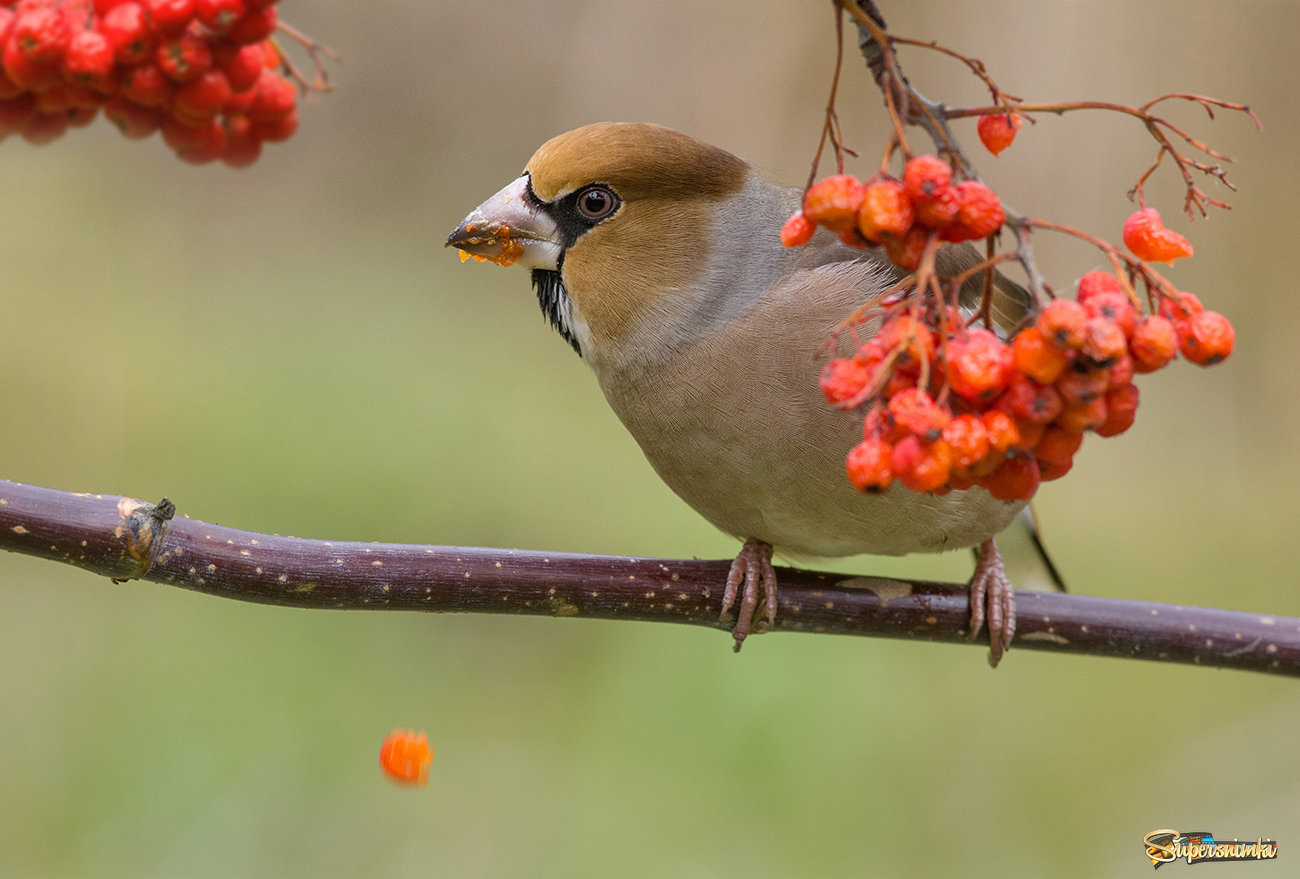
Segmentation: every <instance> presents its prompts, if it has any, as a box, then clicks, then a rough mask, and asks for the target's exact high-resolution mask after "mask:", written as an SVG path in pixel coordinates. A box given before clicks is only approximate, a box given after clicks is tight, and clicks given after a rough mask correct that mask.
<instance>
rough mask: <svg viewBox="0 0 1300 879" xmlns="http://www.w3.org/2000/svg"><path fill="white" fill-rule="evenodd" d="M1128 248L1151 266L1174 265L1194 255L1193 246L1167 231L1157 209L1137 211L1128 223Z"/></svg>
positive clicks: (1126, 241) (1125, 235) (1125, 241)
mask: <svg viewBox="0 0 1300 879" xmlns="http://www.w3.org/2000/svg"><path fill="white" fill-rule="evenodd" d="M1124 245H1125V246H1126V247H1127V248H1128V249H1129V250H1131V251H1133V254H1134V255H1135V256H1136V257H1137V258H1138V259H1141V260H1145V261H1147V262H1167V263H1172V262H1173V261H1174V260H1176V259H1178V258H1179V257H1184V256H1191V255H1192V245H1191V243H1190V242H1188V240H1187V239H1186V238H1184V237H1183V236H1182V235H1179V234H1178V233H1177V232H1175V231H1174V230H1173V229H1166V228H1165V224H1164V222H1163V221H1162V220H1161V219H1160V212H1159V211H1157V210H1156V209H1155V208H1145V209H1144V210H1140V211H1134V212H1133V213H1132V214H1131V215H1130V216H1129V218H1128V219H1127V220H1125V221H1124Z"/></svg>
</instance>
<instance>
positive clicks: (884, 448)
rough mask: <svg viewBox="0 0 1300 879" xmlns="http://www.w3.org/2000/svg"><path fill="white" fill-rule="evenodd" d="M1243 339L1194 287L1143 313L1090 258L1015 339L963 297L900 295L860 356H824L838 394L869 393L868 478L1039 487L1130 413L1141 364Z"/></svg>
mask: <svg viewBox="0 0 1300 879" xmlns="http://www.w3.org/2000/svg"><path fill="white" fill-rule="evenodd" d="M1233 339H1234V333H1233V329H1232V325H1231V324H1230V323H1228V321H1227V319H1226V318H1224V317H1223V316H1222V315H1220V314H1218V313H1217V312H1212V311H1206V310H1205V309H1204V308H1203V306H1202V305H1201V303H1200V300H1199V299H1198V298H1197V297H1196V296H1195V295H1193V294H1191V293H1181V294H1178V295H1177V296H1176V297H1174V296H1167V297H1161V298H1160V300H1159V306H1158V311H1157V313H1154V314H1144V313H1140V312H1139V309H1138V308H1137V307H1136V306H1135V303H1134V300H1133V299H1131V298H1130V294H1129V293H1126V292H1125V289H1124V286H1123V285H1122V284H1121V283H1120V280H1119V278H1118V277H1116V276H1115V275H1113V274H1111V273H1109V272H1090V273H1088V274H1086V275H1084V276H1083V278H1081V279H1080V281H1079V284H1078V290H1077V293H1076V298H1075V299H1064V298H1057V299H1053V300H1052V301H1051V302H1050V303H1049V304H1048V305H1047V306H1046V307H1044V308H1043V309H1042V310H1041V311H1039V312H1038V314H1037V317H1036V319H1035V321H1034V323H1033V324H1032V325H1030V326H1027V327H1024V328H1023V329H1021V330H1020V331H1019V332H1018V333H1016V335H1015V336H1014V337H1013V338H1012V339H1011V341H1009V342H1008V341H1004V340H1003V339H1001V338H999V337H998V336H997V335H996V334H995V333H994V332H993V331H992V330H989V329H986V328H984V327H980V326H968V325H967V321H966V320H965V319H964V318H963V317H962V315H961V314H960V313H959V312H957V311H956V309H953V308H951V307H949V308H947V309H944V310H937V309H931V308H920V307H918V303H917V301H916V300H915V299H913V300H905V301H902V302H900V303H896V304H895V305H894V306H892V307H891V308H889V309H887V310H886V311H885V313H884V319H883V323H882V324H881V327H880V330H879V332H878V333H877V334H876V335H875V336H873V337H871V338H870V339H868V340H867V341H866V342H865V343H864V344H862V345H861V346H860V347H859V348H858V350H857V352H856V353H855V354H854V355H853V356H852V357H846V358H840V359H837V360H833V361H831V362H830V363H828V364H827V365H826V367H825V368H824V369H823V371H822V373H821V379H820V384H821V390H822V393H823V394H824V395H825V397H826V400H827V402H829V403H830V404H831V405H833V406H836V407H839V408H842V409H854V408H857V407H863V406H869V408H868V409H867V411H866V416H865V418H864V421H863V439H862V442H860V443H859V444H858V445H856V446H855V447H854V448H853V449H852V450H850V452H849V454H848V458H847V460H846V468H847V471H848V477H849V481H850V482H851V483H852V484H853V485H854V486H855V487H857V488H858V489H859V490H862V491H883V490H885V489H886V488H888V487H889V486H890V485H892V484H893V483H894V481H895V480H897V481H898V482H900V483H901V484H902V485H904V486H906V487H907V488H909V489H911V490H912V491H920V492H931V493H935V494H945V493H947V492H948V491H950V490H952V489H959V490H964V489H969V488H971V487H973V486H980V487H981V488H984V489H985V490H987V491H988V492H989V493H990V494H992V495H993V496H994V497H996V498H999V499H1002V500H1027V499H1028V498H1030V497H1032V496H1033V494H1034V492H1035V491H1036V490H1037V489H1038V485H1039V483H1040V482H1041V481H1045V480H1051V479H1057V478H1059V477H1061V476H1064V475H1065V474H1066V473H1067V472H1068V471H1069V470H1070V468H1071V466H1072V465H1073V462H1074V455H1075V453H1076V452H1077V451H1078V449H1079V447H1080V445H1081V444H1082V442H1083V437H1084V434H1085V433H1087V432H1092V433H1095V434H1097V435H1098V436H1115V435H1116V434H1119V433H1123V432H1124V431H1126V430H1128V428H1129V427H1130V426H1132V424H1133V420H1134V417H1135V415H1136V413H1137V406H1138V389H1137V387H1136V386H1135V385H1134V384H1133V377H1134V375H1135V374H1138V373H1148V372H1153V371H1155V370H1157V369H1160V368H1161V367H1163V366H1165V365H1167V364H1168V363H1169V362H1170V361H1171V360H1173V359H1174V357H1175V356H1176V355H1177V354H1178V352H1179V351H1180V350H1181V352H1182V354H1183V356H1184V357H1186V358H1187V359H1188V360H1190V361H1192V362H1193V363H1198V364H1201V365H1208V364H1211V363H1216V362H1218V361H1219V360H1222V359H1223V358H1225V357H1227V356H1228V354H1229V353H1231V351H1232V345H1233Z"/></svg>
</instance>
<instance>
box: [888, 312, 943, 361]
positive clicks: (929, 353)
mask: <svg viewBox="0 0 1300 879" xmlns="http://www.w3.org/2000/svg"><path fill="white" fill-rule="evenodd" d="M874 341H875V343H876V345H877V346H878V348H879V350H880V353H881V357H882V359H883V358H884V357H885V356H888V355H890V354H892V355H893V356H894V365H895V367H903V368H905V367H910V366H920V365H921V364H922V363H930V362H931V361H932V360H933V359H934V349H935V342H934V333H932V332H930V328H929V327H927V326H926V325H925V324H923V323H921V322H920V321H918V320H917V319H916V318H915V317H913V316H912V315H911V314H907V313H905V314H902V315H897V316H894V317H891V318H890V319H889V320H887V321H885V323H884V325H883V326H882V327H881V328H880V332H879V333H877V334H876V335H875V338H874Z"/></svg>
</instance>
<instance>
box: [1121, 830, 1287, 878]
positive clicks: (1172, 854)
mask: <svg viewBox="0 0 1300 879" xmlns="http://www.w3.org/2000/svg"><path fill="white" fill-rule="evenodd" d="M1142 848H1143V849H1144V850H1145V851H1146V854H1147V857H1148V858H1150V859H1151V866H1152V867H1154V868H1155V869H1157V870H1159V869H1160V868H1161V867H1163V866H1164V865H1165V864H1172V863H1173V862H1174V861H1177V860H1179V859H1181V858H1186V859H1187V863H1189V864H1206V863H1209V862H1210V861H1264V860H1271V859H1273V858H1276V857H1277V842H1276V841H1275V840H1272V839H1261V838H1259V837H1256V838H1255V841H1254V842H1242V841H1241V840H1238V839H1236V838H1234V839H1233V840H1232V842H1225V841H1223V840H1216V839H1215V838H1214V834H1213V833H1206V832H1204V831H1201V832H1197V833H1190V832H1189V833H1179V832H1178V831H1177V830H1152V831H1151V832H1150V833H1148V834H1147V835H1146V836H1144V837H1142Z"/></svg>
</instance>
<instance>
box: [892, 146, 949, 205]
mask: <svg viewBox="0 0 1300 879" xmlns="http://www.w3.org/2000/svg"><path fill="white" fill-rule="evenodd" d="M951 182H952V166H951V165H949V164H948V163H947V162H946V161H944V160H943V159H941V158H939V157H938V156H929V155H927V156H914V157H913V158H911V159H908V161H907V164H906V165H905V166H904V167H903V188H904V189H905V190H906V191H907V197H908V198H910V199H911V200H912V201H913V202H915V203H917V204H918V205H919V204H920V202H922V201H925V200H927V199H933V198H938V197H939V196H941V195H943V194H944V193H945V192H947V191H948V186H949V184H950V183H951Z"/></svg>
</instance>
